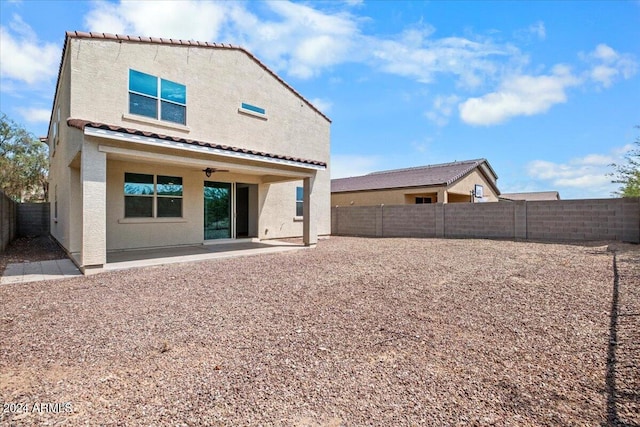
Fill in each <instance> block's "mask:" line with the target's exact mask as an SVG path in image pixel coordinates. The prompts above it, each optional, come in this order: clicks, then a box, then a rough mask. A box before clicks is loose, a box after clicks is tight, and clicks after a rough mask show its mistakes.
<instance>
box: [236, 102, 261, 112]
mask: <svg viewBox="0 0 640 427" xmlns="http://www.w3.org/2000/svg"><path fill="white" fill-rule="evenodd" d="M240 108H242V109H243V110H249V111H253V112H254V113H258V114H265V113H266V111H265V109H264V108H260V107H256V106H255V105H251V104H247V103H244V102H243V103H242V104H241V106H240Z"/></svg>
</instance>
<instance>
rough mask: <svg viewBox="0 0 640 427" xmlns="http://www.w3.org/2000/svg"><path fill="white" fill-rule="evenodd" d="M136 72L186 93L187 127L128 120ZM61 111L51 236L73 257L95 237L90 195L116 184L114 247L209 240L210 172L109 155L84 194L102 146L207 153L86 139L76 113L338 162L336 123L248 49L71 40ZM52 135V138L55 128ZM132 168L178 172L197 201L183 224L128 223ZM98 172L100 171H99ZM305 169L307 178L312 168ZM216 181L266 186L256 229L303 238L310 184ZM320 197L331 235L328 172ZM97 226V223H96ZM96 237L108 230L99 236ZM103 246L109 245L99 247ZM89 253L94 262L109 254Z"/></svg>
mask: <svg viewBox="0 0 640 427" xmlns="http://www.w3.org/2000/svg"><path fill="white" fill-rule="evenodd" d="M130 68H132V69H136V70H138V71H142V72H145V73H148V74H152V75H155V76H158V77H161V78H164V79H168V80H172V81H175V82H178V83H181V84H184V85H185V86H186V87H187V125H186V126H180V125H173V124H171V123H167V122H162V121H159V120H152V119H148V118H144V117H136V116H133V115H130V114H129V112H128V105H129V104H128V102H129V101H128V78H129V69H130ZM71 82H72V83H71ZM241 102H246V103H249V104H252V105H256V106H259V107H262V108H265V109H266V116H267V120H263V119H261V118H256V117H253V116H251V115H246V114H241V113H239V112H238V108H239V107H240V103H241ZM58 105H60V106H61V123H60V145H59V146H58V147H56V151H55V155H54V156H53V157H52V159H51V160H52V162H51V177H50V183H51V187H52V188H54V187H56V186H57V197H58V218H52V227H51V230H52V234H53V235H54V237H56V239H57V240H58V241H59V242H60V243H61V244H62V245H63V246H64V247H65V248H66V249H67V250H68V251H69V252H72V253H78V252H80V251H81V250H82V248H83V245H86V242H84V239H83V237H84V236H83V233H86V232H88V231H89V232H91V233H93V231H90V230H91V228H90V227H88V226H87V225H86V224H85V226H83V221H84V218H83V216H84V209H86V208H87V207H88V206H99V205H100V201H99V200H94V201H91V200H86V197H87V195H89V197H90V198H94V197H95V198H98V199H99V198H100V197H101V196H100V195H97V194H95V191H94V190H95V189H97V188H99V187H100V186H101V185H106V188H107V190H106V211H107V213H106V214H105V223H106V225H105V228H106V249H107V250H115V249H129V248H135V247H151V246H161V245H172V244H190V243H201V242H202V241H203V236H202V234H203V232H202V206H203V201H202V183H203V181H204V174H203V172H202V171H201V169H202V167H185V168H183V167H177V166H171V165H167V164H154V163H153V162H151V163H135V162H129V163H130V164H129V165H127V164H126V162H123V161H122V159H119V158H115V159H114V158H111V157H110V156H111V155H109V154H107V155H106V158H107V159H110V160H107V165H106V167H107V171H106V183H97V185H94V183H91V184H90V186H91V187H92V189H91V190H90V189H89V188H88V187H87V186H85V188H83V186H82V184H81V182H80V181H79V180H80V179H81V178H82V174H83V167H84V173H85V175H86V174H87V173H88V171H89V169H88V167H90V162H93V161H96V159H100V158H101V156H102V154H98V152H96V151H95V150H96V148H97V147H99V146H100V145H103V146H114V147H123V146H126V147H128V148H129V149H132V150H143V151H144V150H150V151H154V152H158V153H171V154H173V155H179V156H187V157H191V158H199V159H204V158H207V156H206V155H202V154H200V155H195V154H189V153H185V152H183V151H178V150H175V149H171V148H166V147H165V148H159V149H153V148H149V147H141V146H138V144H135V143H131V142H126V143H125V142H116V141H113V140H108V139H102V138H93V137H89V136H85V135H83V132H82V131H80V130H77V129H73V128H69V127H68V126H67V125H66V119H67V118H69V117H71V118H77V119H84V120H89V121H97V122H101V123H107V124H112V125H119V126H123V127H127V128H135V129H140V130H146V131H151V132H155V133H159V134H164V135H171V136H178V137H182V138H188V139H194V140H201V141H205V142H212V143H218V144H224V145H230V146H236V147H241V148H248V149H253V150H258V151H262V152H267V153H273V154H284V155H288V156H292V157H298V158H303V159H312V160H318V161H323V162H325V163H327V164H328V163H329V150H330V122H329V121H328V120H326V118H324V117H323V116H322V115H321V114H319V113H318V112H317V111H315V110H314V109H312V108H311V107H310V106H309V105H308V104H307V103H306V102H305V101H303V100H302V99H301V98H300V97H298V96H297V95H295V94H294V93H293V92H292V91H291V90H290V89H288V88H287V87H285V86H284V85H283V84H282V83H281V82H280V81H278V80H277V79H276V78H275V77H274V76H272V75H271V74H269V73H268V72H267V71H265V70H264V69H263V68H262V67H261V66H260V65H259V64H258V63H256V62H255V61H254V60H253V59H251V57H250V56H248V55H247V54H245V53H244V52H242V51H239V50H230V49H212V48H198V47H183V46H175V45H174V46H166V45H159V44H148V43H126V42H125V43H121V42H118V41H107V40H100V39H91V40H87V39H76V38H70V39H69V45H68V46H67V50H66V55H65V59H64V61H63V67H62V73H61V76H60V80H59V87H58V91H57V96H56V101H55V105H54V112H55V109H56V108H57V106H58ZM49 134H50V137H51V129H50V133H49ZM83 144H84V146H86V144H89V146H90V149H91V150H92V153H96V154H97V155H92V156H91V159H88V160H90V162H89V163H86V164H84V165H83V163H82V159H83V157H82V155H81V154H80V155H79V154H78V153H79V151H80V152H81V151H82V147H83ZM208 158H209V159H210V160H211V159H213V158H212V157H208ZM74 159H75V160H74ZM125 166H127V167H129V166H135V169H136V171H138V172H141V173H155V174H158V173H164V172H162V171H167V172H166V173H169V172H171V171H174V172H179V173H177V175H179V176H183V177H184V179H185V197H188V198H189V200H193V203H188V204H187V203H185V205H184V206H185V212H184V213H185V220H184V222H176V223H164V224H162V223H158V222H155V223H154V222H153V221H152V222H150V223H146V224H124V223H122V221H120V222H119V219H121V216H122V214H123V211H124V196H123V194H122V188H123V185H122V181H123V179H124V169H123V168H124V167H125ZM96 167H97V169H99V165H96ZM270 167H274V166H273V165H271V166H270ZM275 168H276V169H277V166H276V167H275ZM288 169H291V168H288ZM298 170H299V171H300V172H301V173H302V172H305V170H304V169H298ZM306 172H309V171H308V170H307V171H306ZM224 175H228V176H224ZM211 179H212V180H221V181H225V182H245V183H255V184H259V186H258V191H259V194H258V199H259V200H260V211H259V224H252V226H253V227H254V229H258V237H260V238H278V237H290V236H300V235H302V222H300V221H297V220H296V219H294V217H295V202H296V201H295V195H296V192H295V187H296V186H302V181H301V180H295V181H293V180H292V181H289V182H278V183H271V184H266V182H270V181H271V180H272V179H273V178H272V177H269V176H261V175H258V174H251V175H249V174H248V175H246V176H244V175H242V174H240V175H237V174H236V175H231V174H220V175H217V176H216V177H215V178H211ZM290 179H293V178H290ZM313 194H314V198H315V200H314V203H313V206H314V207H316V208H317V209H316V210H315V212H314V213H315V214H314V216H316V217H317V218H318V221H317V230H318V233H319V234H327V235H328V234H330V232H331V219H330V178H329V171H328V170H325V171H318V172H317V174H316V179H315V186H314V191H313ZM83 195H84V196H83ZM51 211H52V212H53V207H52V210H51ZM85 222H86V221H85ZM94 222H96V219H95V218H93V219H92V220H91V221H90V223H94ZM97 222H100V220H97ZM267 230H268V231H267ZM95 233H98V234H100V232H99V231H96V232H95ZM99 245H100V239H98V240H97V241H96V244H94V245H90V246H92V247H93V246H99ZM85 250H86V248H85ZM85 255H86V257H88V258H87V259H92V260H96V259H98V258H100V256H101V255H100V254H97V255H96V257H93V255H91V254H85ZM80 262H82V261H80ZM92 262H93V261H92Z"/></svg>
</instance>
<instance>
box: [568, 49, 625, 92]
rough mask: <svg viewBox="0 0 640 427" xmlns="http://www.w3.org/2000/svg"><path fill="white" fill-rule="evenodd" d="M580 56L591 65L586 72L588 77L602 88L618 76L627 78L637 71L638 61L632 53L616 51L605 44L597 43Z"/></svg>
mask: <svg viewBox="0 0 640 427" xmlns="http://www.w3.org/2000/svg"><path fill="white" fill-rule="evenodd" d="M581 57H582V59H584V60H585V61H587V62H588V63H589V64H590V65H591V69H590V70H589V71H588V72H587V73H588V75H589V77H590V79H591V80H592V81H593V82H595V83H596V84H599V85H601V86H602V87H604V88H608V87H610V86H611V85H612V84H613V83H614V82H615V81H616V80H618V79H620V78H622V79H629V78H631V77H632V76H633V75H635V74H636V72H637V71H638V63H637V62H636V61H635V59H634V57H633V56H632V55H630V54H624V53H618V52H616V51H615V50H614V49H613V48H612V47H610V46H607V45H606V44H599V45H598V46H596V48H595V49H594V50H593V51H592V52H590V53H588V54H586V55H584V54H582V55H581Z"/></svg>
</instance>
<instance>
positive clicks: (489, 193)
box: [448, 169, 498, 202]
mask: <svg viewBox="0 0 640 427" xmlns="http://www.w3.org/2000/svg"><path fill="white" fill-rule="evenodd" d="M476 184H480V185H482V187H483V191H484V198H485V201H487V202H497V201H498V195H497V194H496V192H495V191H494V190H493V188H492V187H491V185H489V181H487V179H486V178H485V176H484V175H483V174H482V173H480V172H479V171H478V170H477V169H475V170H473V171H471V173H469V174H468V175H467V176H465V177H464V178H462V179H461V180H459V181H458V182H456V183H455V184H453V185H452V186H451V187H449V190H448V191H449V198H451V195H452V193H453V194H457V195H461V196H465V198H466V201H469V197H470V193H471V191H473V189H474V186H475V185H476ZM449 201H452V200H449Z"/></svg>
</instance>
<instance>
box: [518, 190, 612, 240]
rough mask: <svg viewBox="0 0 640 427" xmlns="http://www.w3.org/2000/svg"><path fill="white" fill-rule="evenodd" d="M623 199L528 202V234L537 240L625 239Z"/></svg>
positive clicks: (530, 237)
mask: <svg viewBox="0 0 640 427" xmlns="http://www.w3.org/2000/svg"><path fill="white" fill-rule="evenodd" d="M623 205H624V200H623V199H593V200H564V201H562V203H560V204H557V203H556V202H555V201H538V202H528V203H527V238H528V239H535V240H576V241H588V240H622V237H623V228H624V223H623Z"/></svg>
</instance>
